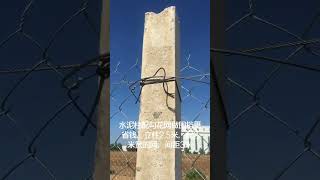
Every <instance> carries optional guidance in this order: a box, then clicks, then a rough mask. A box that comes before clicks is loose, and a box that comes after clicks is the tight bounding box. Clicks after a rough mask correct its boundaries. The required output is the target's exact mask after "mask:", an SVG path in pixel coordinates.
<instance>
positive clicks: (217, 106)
mask: <svg viewBox="0 0 320 180" xmlns="http://www.w3.org/2000/svg"><path fill="white" fill-rule="evenodd" d="M210 10H211V12H210V18H211V19H210V21H211V23H210V52H211V53H210V54H211V55H210V56H211V62H210V63H211V64H210V67H211V80H210V81H211V83H210V88H211V102H210V103H211V106H210V107H211V108H212V109H211V113H210V123H211V126H212V129H213V131H211V132H210V134H211V135H210V136H211V137H212V138H211V139H212V141H213V144H212V145H211V146H210V152H212V154H211V161H210V162H211V165H210V168H211V172H212V178H211V179H213V180H227V179H228V178H227V174H228V172H227V142H226V141H227V139H226V136H227V128H228V121H227V115H226V111H225V106H224V99H223V98H224V97H226V96H225V95H224V94H223V93H224V92H225V91H224V68H225V67H224V65H223V55H222V54H218V53H214V52H213V51H212V48H223V46H224V34H225V33H224V32H225V31H224V29H225V26H224V1H221V0H213V1H211V4H210Z"/></svg>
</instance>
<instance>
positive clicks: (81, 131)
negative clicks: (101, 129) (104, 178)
mask: <svg viewBox="0 0 320 180" xmlns="http://www.w3.org/2000/svg"><path fill="white" fill-rule="evenodd" d="M1 6H2V7H1V8H0V9H1V12H0V14H1V19H0V21H1V22H2V28H1V30H0V38H1V40H0V57H1V59H2V60H1V64H0V81H1V88H0V96H1V99H0V102H1V107H0V143H1V155H0V179H1V180H7V179H8V180H9V179H87V178H88V177H90V176H91V174H92V172H91V170H92V169H93V167H92V166H93V161H94V160H93V157H94V143H95V139H96V125H95V124H96V122H95V121H96V120H95V119H96V118H94V116H95V110H96V108H97V104H98V102H99V97H100V93H101V87H102V85H103V82H104V81H103V80H104V79H105V78H108V76H109V72H108V67H109V55H108V54H102V55H100V54H99V39H100V37H99V31H100V30H99V28H100V27H99V25H100V22H99V20H100V16H101V14H100V12H101V2H100V1H86V0H84V1H78V0H77V1H68V2H66V1H54V2H53V1H52V2H50V1H34V0H30V1H27V2H23V1H10V2H5V3H2V5H1ZM99 79H100V80H99Z"/></svg>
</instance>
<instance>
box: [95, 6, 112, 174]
mask: <svg viewBox="0 0 320 180" xmlns="http://www.w3.org/2000/svg"><path fill="white" fill-rule="evenodd" d="M109 12H110V8H109V0H103V3H102V14H101V32H100V54H106V53H108V52H109V51H110V49H109V39H110V38H109V32H110V30H109ZM109 83H110V81H109V78H106V79H105V81H104V85H103V87H102V93H101V96H100V102H99V104H98V112H97V116H98V121H97V140H96V156H95V164H94V172H93V179H94V180H108V179H110V148H109V144H110V138H109V137H110V95H109Z"/></svg>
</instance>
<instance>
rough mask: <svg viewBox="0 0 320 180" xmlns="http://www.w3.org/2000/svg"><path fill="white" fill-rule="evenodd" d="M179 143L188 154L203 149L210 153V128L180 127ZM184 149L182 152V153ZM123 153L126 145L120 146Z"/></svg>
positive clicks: (126, 149)
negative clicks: (180, 142) (186, 149)
mask: <svg viewBox="0 0 320 180" xmlns="http://www.w3.org/2000/svg"><path fill="white" fill-rule="evenodd" d="M181 141H182V145H183V147H184V148H189V151H190V153H194V152H196V153H199V152H200V149H203V151H204V152H205V153H209V152H210V126H193V127H189V128H188V127H187V126H183V125H182V126H181ZM184 148H183V149H182V151H184ZM122 150H123V151H128V147H127V145H123V146H122Z"/></svg>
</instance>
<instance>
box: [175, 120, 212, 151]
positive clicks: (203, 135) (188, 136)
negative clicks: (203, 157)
mask: <svg viewBox="0 0 320 180" xmlns="http://www.w3.org/2000/svg"><path fill="white" fill-rule="evenodd" d="M181 137H182V140H181V141H182V142H183V143H182V144H183V147H184V148H189V150H190V152H191V153H193V152H197V153H199V151H200V149H203V150H204V152H205V153H208V152H210V126H193V127H190V128H187V127H186V126H182V127H181ZM182 151H184V149H182Z"/></svg>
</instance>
